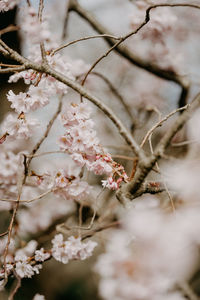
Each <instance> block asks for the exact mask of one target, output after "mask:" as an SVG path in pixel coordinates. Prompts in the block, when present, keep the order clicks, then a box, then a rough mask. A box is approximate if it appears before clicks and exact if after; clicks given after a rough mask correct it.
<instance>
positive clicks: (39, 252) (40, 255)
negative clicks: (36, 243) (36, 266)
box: [35, 248, 50, 261]
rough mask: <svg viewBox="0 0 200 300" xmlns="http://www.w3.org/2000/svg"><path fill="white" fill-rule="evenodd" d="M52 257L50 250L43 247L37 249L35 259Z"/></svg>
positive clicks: (40, 259)
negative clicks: (46, 250) (47, 250)
mask: <svg viewBox="0 0 200 300" xmlns="http://www.w3.org/2000/svg"><path fill="white" fill-rule="evenodd" d="M49 257H50V254H49V253H48V252H45V251H44V248H41V249H40V250H36V251H35V260H36V261H45V260H46V259H48V258H49Z"/></svg>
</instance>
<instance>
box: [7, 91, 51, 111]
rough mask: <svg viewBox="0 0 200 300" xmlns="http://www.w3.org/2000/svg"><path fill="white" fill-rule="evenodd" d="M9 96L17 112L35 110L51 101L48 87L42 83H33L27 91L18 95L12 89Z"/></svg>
mask: <svg viewBox="0 0 200 300" xmlns="http://www.w3.org/2000/svg"><path fill="white" fill-rule="evenodd" d="M7 98H8V101H10V102H11V103H12V104H11V107H12V108H13V109H15V111H16V112H17V113H21V112H24V113H27V112H30V111H34V110H36V109H38V108H40V107H43V106H45V105H47V104H48V103H49V93H48V92H47V89H45V87H44V86H41V85H39V86H33V85H31V86H30V87H29V90H28V92H27V93H22V92H20V93H19V94H18V95H15V94H14V93H13V91H12V90H10V91H9V92H8V95H7Z"/></svg>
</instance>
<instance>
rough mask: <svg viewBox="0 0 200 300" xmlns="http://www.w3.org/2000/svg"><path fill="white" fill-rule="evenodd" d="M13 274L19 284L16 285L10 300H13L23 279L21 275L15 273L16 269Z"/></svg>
mask: <svg viewBox="0 0 200 300" xmlns="http://www.w3.org/2000/svg"><path fill="white" fill-rule="evenodd" d="M13 273H14V275H15V277H16V279H17V284H16V286H15V288H14V289H13V291H12V292H11V294H10V295H9V297H8V300H13V299H14V296H15V294H16V293H17V291H18V289H19V288H20V287H21V278H20V277H19V275H18V274H17V272H16V271H15V269H14V268H13Z"/></svg>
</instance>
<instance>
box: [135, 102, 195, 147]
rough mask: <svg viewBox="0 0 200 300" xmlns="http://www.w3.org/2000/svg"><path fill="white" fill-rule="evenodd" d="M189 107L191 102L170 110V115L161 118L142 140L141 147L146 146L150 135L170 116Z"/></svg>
mask: <svg viewBox="0 0 200 300" xmlns="http://www.w3.org/2000/svg"><path fill="white" fill-rule="evenodd" d="M188 107H189V104H187V105H185V106H184V107H180V108H177V109H175V110H173V111H172V112H170V113H169V114H168V115H166V116H165V117H164V118H163V119H162V120H160V121H159V122H158V123H156V124H155V125H154V126H153V127H152V128H151V129H150V130H149V131H148V132H147V134H146V135H145V137H144V139H143V140H142V142H141V144H140V147H141V148H142V147H143V146H144V144H145V143H146V141H147V139H148V138H149V137H150V135H151V134H152V133H153V132H154V130H155V129H156V128H158V127H160V126H162V124H163V123H164V122H165V121H167V120H168V119H169V118H170V117H172V116H173V115H174V114H176V113H177V112H180V111H183V110H185V109H187V108H188Z"/></svg>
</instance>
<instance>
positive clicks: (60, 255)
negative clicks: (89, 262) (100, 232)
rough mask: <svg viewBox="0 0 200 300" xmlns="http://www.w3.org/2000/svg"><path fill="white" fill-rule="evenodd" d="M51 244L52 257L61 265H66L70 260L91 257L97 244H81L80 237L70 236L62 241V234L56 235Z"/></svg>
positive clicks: (89, 242)
mask: <svg viewBox="0 0 200 300" xmlns="http://www.w3.org/2000/svg"><path fill="white" fill-rule="evenodd" d="M52 244H53V247H52V256H53V257H54V258H55V259H56V260H58V261H60V262H62V263H63V264H67V263H68V261H69V260H72V259H79V260H85V259H86V258H88V257H90V256H91V255H92V253H93V250H94V248H95V247H96V246H97V243H96V242H93V241H88V242H85V243H83V242H82V241H81V238H80V237H78V238H75V237H73V236H71V237H69V238H68V239H67V241H64V239H63V235H62V234H57V235H56V236H55V237H54V239H53V240H52Z"/></svg>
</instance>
